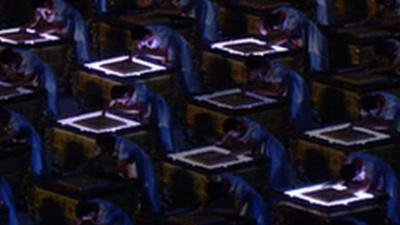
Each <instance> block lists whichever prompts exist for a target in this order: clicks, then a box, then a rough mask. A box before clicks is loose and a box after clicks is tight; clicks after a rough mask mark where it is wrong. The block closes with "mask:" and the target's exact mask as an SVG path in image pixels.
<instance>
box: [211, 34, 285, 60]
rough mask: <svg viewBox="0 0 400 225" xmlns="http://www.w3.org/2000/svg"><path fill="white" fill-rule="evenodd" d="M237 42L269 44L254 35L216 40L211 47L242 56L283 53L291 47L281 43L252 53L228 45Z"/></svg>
mask: <svg viewBox="0 0 400 225" xmlns="http://www.w3.org/2000/svg"><path fill="white" fill-rule="evenodd" d="M235 44H256V45H261V46H267V42H266V41H262V40H260V39H257V38H254V37H247V38H238V39H234V40H229V41H220V42H215V43H213V44H211V49H218V50H221V51H224V52H227V53H230V54H232V55H240V56H246V57H248V56H265V55H270V54H275V53H283V52H288V51H289V49H288V48H286V47H282V46H279V45H271V46H269V47H271V49H266V50H263V51H256V52H251V53H245V52H241V51H238V50H235V49H231V48H228V47H226V46H227V45H235Z"/></svg>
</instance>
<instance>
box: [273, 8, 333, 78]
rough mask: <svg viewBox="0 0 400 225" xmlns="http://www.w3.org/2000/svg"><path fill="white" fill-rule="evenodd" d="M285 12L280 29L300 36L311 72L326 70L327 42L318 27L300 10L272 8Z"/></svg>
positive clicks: (294, 35) (327, 66) (327, 63)
mask: <svg viewBox="0 0 400 225" xmlns="http://www.w3.org/2000/svg"><path fill="white" fill-rule="evenodd" d="M276 12H283V13H285V14H286V18H285V21H284V22H283V23H282V24H281V25H280V30H281V31H287V30H289V31H290V35H291V36H292V37H300V38H301V39H302V41H303V46H304V47H305V49H306V50H307V55H308V66H309V70H310V71H312V72H316V71H327V70H328V69H329V59H328V58H329V57H328V47H327V42H326V39H325V37H324V36H323V34H322V33H321V32H320V30H319V29H318V27H317V26H316V25H315V24H314V22H312V21H311V20H310V19H308V17H307V16H305V15H304V14H303V13H301V12H300V11H298V10H296V9H294V8H292V7H288V6H284V7H279V8H277V9H275V10H274V13H276Z"/></svg>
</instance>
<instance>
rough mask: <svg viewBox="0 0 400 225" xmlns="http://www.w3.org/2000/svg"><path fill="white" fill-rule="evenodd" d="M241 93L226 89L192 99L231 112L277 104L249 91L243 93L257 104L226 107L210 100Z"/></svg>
mask: <svg viewBox="0 0 400 225" xmlns="http://www.w3.org/2000/svg"><path fill="white" fill-rule="evenodd" d="M241 92H242V90H240V89H239V88H234V89H227V90H223V91H217V92H213V93H211V94H205V95H200V96H196V97H194V99H196V100H198V101H203V102H208V103H210V104H214V105H216V106H218V107H222V108H227V109H233V110H238V109H251V108H254V107H256V106H260V105H268V104H272V103H276V102H277V100H276V99H273V98H269V97H267V96H262V95H259V94H256V93H254V92H251V91H245V92H244V94H245V95H246V96H249V97H253V98H255V99H257V100H259V101H258V102H255V103H251V104H244V105H239V106H231V105H228V104H225V103H221V102H217V101H214V100H212V99H211V98H215V97H221V96H226V95H231V94H237V93H241Z"/></svg>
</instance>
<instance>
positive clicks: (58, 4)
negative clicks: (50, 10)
mask: <svg viewBox="0 0 400 225" xmlns="http://www.w3.org/2000/svg"><path fill="white" fill-rule="evenodd" d="M53 4H54V12H55V16H56V20H57V21H61V22H62V24H64V26H65V27H64V28H63V29H65V32H67V34H68V35H69V36H71V37H72V38H73V40H74V42H75V53H76V56H77V58H78V61H79V62H85V61H88V60H90V52H89V40H88V34H87V31H86V26H85V20H84V19H83V18H82V15H81V14H80V13H79V11H78V10H76V9H75V8H74V7H72V6H71V5H69V4H68V3H66V2H65V1H64V0H53Z"/></svg>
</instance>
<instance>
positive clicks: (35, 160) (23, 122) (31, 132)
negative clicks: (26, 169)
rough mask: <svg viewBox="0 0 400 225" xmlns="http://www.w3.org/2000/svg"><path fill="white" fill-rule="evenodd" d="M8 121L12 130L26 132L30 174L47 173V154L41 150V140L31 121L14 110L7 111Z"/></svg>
mask: <svg viewBox="0 0 400 225" xmlns="http://www.w3.org/2000/svg"><path fill="white" fill-rule="evenodd" d="M9 113H10V116H11V117H10V121H9V123H8V126H9V127H10V128H11V129H12V131H13V132H14V133H15V134H16V135H19V134H20V133H21V132H24V133H25V132H27V135H28V136H27V137H26V138H27V142H28V144H30V145H31V150H32V151H31V170H32V174H34V175H36V176H40V175H45V174H48V173H49V171H48V170H49V169H48V165H47V158H46V157H47V156H46V154H45V152H44V150H43V146H42V140H41V138H40V136H39V134H38V132H37V131H36V129H35V128H34V127H33V126H32V125H31V123H30V122H29V121H28V119H26V118H25V117H24V116H23V115H21V114H19V113H16V112H14V111H9Z"/></svg>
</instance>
